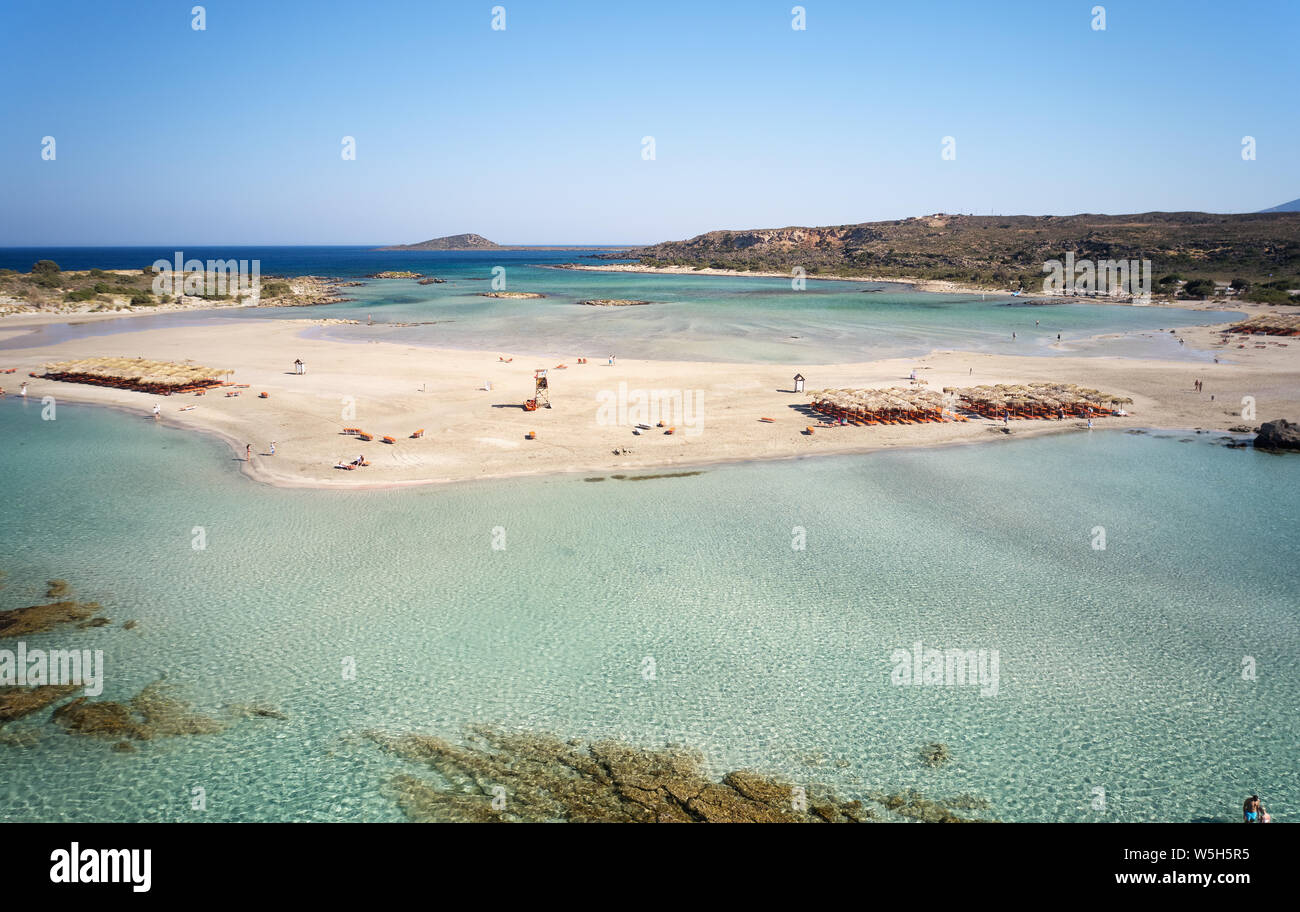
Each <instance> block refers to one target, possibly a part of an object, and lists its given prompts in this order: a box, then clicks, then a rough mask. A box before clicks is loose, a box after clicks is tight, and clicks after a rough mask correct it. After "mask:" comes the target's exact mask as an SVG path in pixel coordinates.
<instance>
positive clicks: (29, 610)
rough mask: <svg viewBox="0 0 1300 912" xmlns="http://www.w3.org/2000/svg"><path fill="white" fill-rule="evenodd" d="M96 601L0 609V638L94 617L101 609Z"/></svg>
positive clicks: (52, 603) (41, 630)
mask: <svg viewBox="0 0 1300 912" xmlns="http://www.w3.org/2000/svg"><path fill="white" fill-rule="evenodd" d="M102 607H103V606H102V605H100V604H99V603H98V602H73V601H65V602H51V603H50V604H48V605H28V606H27V607H26V608H12V609H10V610H9V611H0V639H3V638H5V637H19V636H30V635H31V634H33V633H44V632H45V631H47V630H53V629H54V628H55V627H61V626H62V625H64V624H74V623H80V622H82V621H85V620H86V619H88V618H91V617H94V616H95V615H96V614H98V613H99V612H100V610H101V609H102Z"/></svg>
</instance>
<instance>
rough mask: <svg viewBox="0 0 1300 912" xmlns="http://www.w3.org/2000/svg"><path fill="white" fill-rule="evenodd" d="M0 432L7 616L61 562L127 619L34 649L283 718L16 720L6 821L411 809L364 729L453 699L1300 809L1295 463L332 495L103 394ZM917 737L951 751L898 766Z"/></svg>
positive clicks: (31, 414) (764, 471) (1063, 448)
mask: <svg viewBox="0 0 1300 912" xmlns="http://www.w3.org/2000/svg"><path fill="white" fill-rule="evenodd" d="M0 434H2V436H3V439H4V441H5V446H4V447H3V448H0V473H2V474H0V477H3V479H4V482H3V495H4V500H3V502H4V504H5V508H4V510H3V512H2V513H0V569H5V570H7V571H9V574H10V575H9V577H8V579H7V580H6V582H5V587H4V588H3V589H0V607H13V606H16V605H23V604H31V603H33V602H35V601H37V600H39V598H40V595H41V591H42V588H43V583H44V581H45V580H46V579H49V578H52V577H62V578H65V579H67V580H69V581H70V582H71V583H72V584H73V586H74V588H75V590H76V592H77V594H78V596H79V597H81V598H85V599H95V600H98V601H100V602H102V603H103V604H104V605H105V614H106V615H107V616H109V617H111V618H112V619H113V620H114V626H112V627H105V628H99V629H90V630H75V629H74V630H70V631H56V632H52V633H48V634H43V635H40V636H35V637H28V638H27V642H28V644H29V646H33V647H34V646H52V647H58V648H70V647H78V648H89V649H96V648H100V649H103V650H104V651H105V654H106V661H107V664H108V683H107V685H106V687H105V692H104V698H106V699H126V698H129V697H130V696H131V695H133V694H134V693H136V692H137V691H138V690H139V689H140V688H141V687H143V686H144V685H145V684H147V683H149V682H150V681H152V680H155V679H156V678H158V677H159V676H163V675H165V676H166V679H167V680H168V682H170V683H172V684H175V685H177V686H179V687H181V688H182V689H183V692H184V693H185V694H187V695H188V696H189V697H190V698H191V699H193V700H194V702H195V704H196V706H197V707H198V708H199V709H202V710H205V711H211V712H213V713H217V714H219V713H220V712H221V711H222V708H223V707H224V706H226V705H227V704H237V703H252V702H259V703H267V704H270V705H273V706H276V707H278V708H279V709H280V710H282V711H283V712H284V713H286V714H287V715H288V717H289V718H288V720H287V721H275V720H271V719H249V720H244V721H241V722H239V723H238V724H236V725H235V726H234V727H233V728H231V729H230V730H229V731H227V732H226V733H224V734H221V735H214V736H192V737H180V738H170V739H162V740H155V741H152V742H149V743H142V744H141V745H140V746H139V750H138V751H137V752H135V753H116V752H114V751H113V750H112V749H111V745H109V744H108V743H105V742H101V741H98V740H94V739H89V738H75V737H72V736H69V735H66V734H64V733H62V732H61V731H60V730H59V729H57V728H56V727H54V726H52V725H50V724H48V723H47V722H46V721H45V719H46V715H45V714H42V715H41V716H39V717H34V718H29V719H27V720H22V721H20V722H18V723H13V724H11V725H10V726H8V727H7V728H6V729H5V736H6V738H5V740H6V741H13V740H17V736H18V735H23V734H29V735H30V737H33V738H35V739H36V741H35V743H34V744H28V745H26V746H19V745H18V744H15V743H0V803H2V807H3V811H2V812H0V816H2V817H3V819H6V820H192V819H197V820H395V819H400V814H399V812H398V810H397V808H396V807H395V805H394V804H393V803H392V802H391V801H390V800H389V798H387V797H386V796H385V793H384V791H383V782H384V780H385V777H386V776H387V775H388V774H389V773H391V772H392V771H393V770H395V769H398V768H399V767H400V764H399V763H398V761H394V760H393V759H391V758H389V757H386V756H384V755H381V754H380V753H379V752H378V750H377V749H376V748H374V747H373V746H372V745H370V744H369V743H368V742H367V741H366V740H365V739H364V738H362V737H361V736H360V733H361V732H364V731H366V730H368V729H375V728H377V729H384V730H394V731H403V730H409V729H419V730H422V731H429V732H436V733H441V734H444V735H453V736H454V735H456V734H457V733H458V732H460V731H462V730H463V727H464V726H465V725H467V724H470V723H478V722H492V723H499V724H502V725H505V726H509V727H516V728H528V729H536V730H545V731H551V732H555V733H557V734H559V735H561V736H564V737H581V738H599V737H618V738H625V739H629V740H632V741H635V742H637V743H641V744H645V745H659V744H663V743H667V742H677V743H684V744H687V745H690V746H692V747H695V748H698V749H700V750H702V751H703V752H704V753H705V754H706V755H707V756H708V758H709V760H710V763H711V764H712V767H713V769H714V771H715V772H716V773H722V772H724V771H726V770H729V769H733V768H736V767H740V766H750V767H754V768H757V769H761V770H764V771H768V772H773V773H779V774H782V775H786V776H789V777H791V778H792V779H793V780H794V781H796V782H821V783H827V784H829V785H832V786H835V787H836V788H837V789H839V790H840V791H841V792H843V793H845V794H848V795H857V794H861V793H862V792H864V791H865V790H867V789H883V790H894V789H899V788H903V787H907V786H913V787H916V788H918V789H920V790H921V791H922V792H924V793H925V794H927V795H933V796H938V797H943V796H950V795H955V794H958V793H962V792H968V793H972V794H975V795H978V796H983V797H986V798H988V799H989V800H990V801H991V802H992V805H993V809H992V814H993V815H994V816H996V817H998V818H1000V819H1004V820H1194V819H1235V817H1236V815H1237V814H1238V813H1239V808H1240V803H1241V800H1242V799H1243V797H1244V796H1245V795H1246V794H1249V793H1250V792H1251V791H1258V792H1259V793H1260V795H1261V796H1262V797H1263V798H1264V799H1265V803H1266V804H1267V805H1268V806H1269V808H1270V810H1271V811H1272V812H1273V813H1274V814H1275V816H1276V817H1277V819H1279V820H1286V819H1294V813H1295V812H1294V808H1295V807H1296V805H1297V802H1300V784H1298V783H1297V780H1296V777H1295V756H1294V752H1295V746H1296V743H1297V740H1298V735H1300V723H1298V722H1297V717H1296V713H1295V707H1296V706H1297V705H1300V677H1298V676H1297V673H1296V668H1297V667H1298V666H1300V627H1298V626H1297V624H1296V614H1297V605H1298V604H1300V598H1298V596H1300V575H1298V574H1297V571H1296V565H1295V554H1296V553H1297V551H1298V550H1300V522H1298V521H1297V517H1298V516H1300V509H1297V508H1298V507H1300V495H1298V494H1297V493H1296V492H1297V490H1300V487H1298V486H1297V481H1300V458H1297V457H1277V456H1269V455H1265V454H1262V453H1256V452H1254V451H1251V450H1229V449H1227V448H1225V447H1222V446H1218V445H1214V444H1213V443H1212V442H1211V438H1209V437H1208V436H1196V435H1190V436H1188V437H1180V436H1178V435H1173V436H1159V437H1153V436H1138V435H1129V434H1125V433H1121V432H1105V433H1103V432H1094V433H1092V434H1085V433H1078V434H1066V435H1060V436H1055V437H1050V438H1040V439H1033V440H1025V441H1014V442H1006V443H991V444H986V445H982V446H965V447H955V448H949V449H941V450H940V449H932V450H916V451H900V452H890V453H882V454H877V455H870V456H854V457H830V458H821V459H811V460H802V461H791V462H779V463H758V464H743V465H735V466H728V467H721V468H710V469H708V470H707V471H705V472H704V473H703V474H701V475H698V476H694V477H686V478H663V479H657V480H648V481H641V482H635V483H633V482H627V481H617V480H614V479H607V480H605V481H603V482H599V483H593V482H588V481H584V480H583V479H582V478H581V477H557V478H551V479H528V480H518V481H504V482H494V483H476V484H467V485H460V486H454V487H424V488H419V489H406V490H400V491H379V492H351V493H346V492H327V491H304V490H280V489H275V488H270V487H267V486H263V485H258V484H255V483H251V482H249V481H248V480H246V479H245V478H243V477H242V476H241V475H240V474H239V472H238V463H237V462H236V461H235V460H233V459H232V458H231V454H230V453H229V452H228V451H227V449H226V448H225V447H224V446H222V445H219V444H217V443H216V442H214V441H212V440H209V439H205V438H199V437H195V436H188V435H185V434H182V433H181V432H179V431H174V430H171V429H168V428H166V427H156V426H154V424H153V423H152V422H150V421H148V420H141V419H138V418H135V417H130V416H126V415H124V414H120V413H116V412H112V411H107V410H97V409H92V408H89V407H76V406H71V405H66V406H60V408H59V411H58V418H57V420H56V421H53V422H48V421H42V420H41V418H40V406H39V403H35V402H32V403H19V402H16V401H14V400H12V399H9V400H4V401H0ZM1184 440H1186V441H1188V442H1182V441H1184ZM756 492H758V493H757V496H756ZM196 526H202V527H203V528H204V530H205V532H206V542H207V547H206V549H205V550H202V551H195V550H193V548H192V544H191V543H192V538H193V529H194V527H196ZM796 526H799V527H802V528H803V529H804V530H806V549H805V550H802V551H796V550H794V549H792V547H791V542H792V535H793V531H794V528H795V527H796ZM1097 526H1103V527H1104V528H1105V530H1106V536H1107V547H1106V550H1104V551H1101V550H1094V549H1093V547H1092V546H1091V541H1092V539H1093V536H1094V533H1093V530H1094V528H1095V527H1097ZM496 527H500V528H501V529H503V530H504V534H505V545H506V547H505V549H504V550H494V549H493V547H492V541H493V529H494V528H496ZM130 619H135V620H138V621H139V623H140V626H139V629H138V630H133V631H126V630H123V629H121V627H120V626H119V625H120V624H121V623H122V622H124V621H127V620H130ZM918 640H920V641H923V642H924V643H925V644H927V645H928V646H932V647H933V646H937V647H940V648H948V647H962V648H971V649H988V650H993V649H996V650H998V653H999V656H1000V682H999V689H998V693H997V695H996V696H980V695H979V693H978V691H977V689H973V688H962V687H925V686H920V687H916V686H909V687H899V686H894V685H893V684H891V682H890V673H891V670H892V669H893V661H892V659H891V655H892V653H893V651H894V650H896V649H899V648H910V647H911V646H912V644H913V643H914V642H915V641H918ZM5 645H9V646H11V645H12V644H9V643H7V644H5ZM349 656H350V657H354V658H355V660H356V663H357V671H358V675H357V680H355V681H344V680H343V679H342V674H341V663H342V661H343V659H344V658H345V657H349ZM1244 656H1252V657H1254V659H1255V660H1256V662H1257V667H1258V677H1257V680H1254V681H1243V680H1242V679H1241V675H1240V668H1241V665H1242V659H1243V657H1244ZM646 657H652V658H653V659H654V662H655V665H656V674H655V678H654V680H653V681H647V680H645V678H644V677H643V676H642V673H641V672H642V668H643V662H644V660H645V658H646ZM934 741H940V742H944V743H946V744H947V745H948V746H949V749H950V752H951V755H952V758H953V759H952V762H951V763H950V764H949V765H948V766H945V767H943V768H941V769H930V768H927V767H924V766H923V765H922V764H920V762H919V761H918V759H917V751H918V749H919V748H920V746H921V745H923V744H926V743H929V742H934ZM195 786H201V787H203V788H204V789H205V790H206V793H207V810H206V811H205V812H195V811H191V809H190V795H191V789H192V788H194V787H195ZM1094 788H1104V789H1105V791H1106V797H1107V806H1106V808H1107V809H1106V811H1105V812H1104V813H1102V812H1098V811H1096V810H1093V809H1091V806H1090V805H1091V803H1092V801H1093V800H1094V797H1095V793H1094V792H1093V789H1094Z"/></svg>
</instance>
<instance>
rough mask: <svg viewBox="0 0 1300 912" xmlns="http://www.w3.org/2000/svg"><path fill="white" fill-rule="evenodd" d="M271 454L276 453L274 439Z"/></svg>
mask: <svg viewBox="0 0 1300 912" xmlns="http://www.w3.org/2000/svg"><path fill="white" fill-rule="evenodd" d="M271 455H272V456H274V455H275V441H274V440H272V441H271Z"/></svg>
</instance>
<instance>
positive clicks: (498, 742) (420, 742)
mask: <svg viewBox="0 0 1300 912" xmlns="http://www.w3.org/2000/svg"><path fill="white" fill-rule="evenodd" d="M367 737H369V738H370V739H371V740H373V741H374V742H375V743H377V744H379V745H380V746H381V747H382V748H384V749H385V750H387V751H390V752H391V753H393V754H396V755H397V756H399V757H402V758H404V759H406V760H409V761H412V762H415V763H420V764H422V765H424V766H427V767H428V768H429V769H430V770H431V771H432V772H433V773H434V774H435V779H433V780H426V779H423V778H420V777H417V776H411V775H407V774H398V775H396V776H394V777H393V778H392V779H391V780H390V782H389V786H390V788H391V791H392V794H393V796H394V798H395V800H396V801H397V803H398V805H399V806H400V807H401V809H402V811H403V812H404V813H405V814H406V816H407V817H409V818H410V819H411V820H415V821H452V820H456V821H478V822H543V821H568V822H573V823H578V822H617V823H735V822H754V823H759V822H762V823H820V822H867V821H870V820H871V819H872V818H873V815H872V813H871V811H869V810H867V809H866V808H864V807H863V806H862V804H861V802H858V801H842V800H840V799H839V798H837V797H836V796H835V795H833V794H832V793H830V792H828V791H825V790H823V789H821V788H819V787H817V786H810V787H808V788H806V789H804V788H799V787H796V786H794V785H792V784H791V783H788V782H785V781H782V780H780V779H776V778H773V777H769V776H764V775H762V774H759V773H755V772H751V771H748V770H738V771H735V772H731V773H728V774H727V775H726V776H724V777H723V778H722V781H720V782H718V781H714V780H712V779H711V778H709V777H708V776H707V775H706V774H705V773H704V771H703V770H704V758H703V757H702V756H701V755H700V754H698V753H696V752H694V751H689V750H686V749H683V748H663V749H659V750H650V749H643V748H638V747H633V746H630V745H626V744H621V743H618V742H614V741H601V742H597V743H594V744H585V743H583V742H579V741H562V740H560V739H559V738H556V737H554V736H552V735H546V734H528V733H510V732H502V731H498V730H495V729H491V728H478V729H474V730H473V731H472V733H471V735H470V737H469V739H468V741H467V743H466V744H455V743H453V742H450V741H447V740H444V739H442V738H436V737H433V736H429V735H420V734H405V735H387V734H381V733H375V732H370V733H367Z"/></svg>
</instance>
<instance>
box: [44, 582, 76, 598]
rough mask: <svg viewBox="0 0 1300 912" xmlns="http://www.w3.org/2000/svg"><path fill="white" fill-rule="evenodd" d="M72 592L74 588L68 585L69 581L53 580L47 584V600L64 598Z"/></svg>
mask: <svg viewBox="0 0 1300 912" xmlns="http://www.w3.org/2000/svg"><path fill="white" fill-rule="evenodd" d="M71 591H72V587H71V586H69V585H68V581H67V580H61V579H52V580H50V581H49V582H47V583H46V584H45V597H46V598H52V599H56V598H63V597H64V596H65V595H67V594H68V593H70V592H71Z"/></svg>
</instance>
